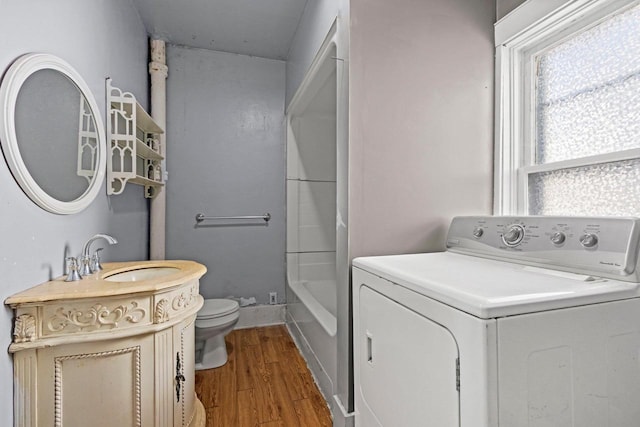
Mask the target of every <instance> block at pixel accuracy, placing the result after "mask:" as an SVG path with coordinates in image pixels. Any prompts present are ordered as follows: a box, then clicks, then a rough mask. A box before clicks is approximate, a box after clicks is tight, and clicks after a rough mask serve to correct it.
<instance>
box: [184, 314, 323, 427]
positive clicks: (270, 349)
mask: <svg viewBox="0 0 640 427" xmlns="http://www.w3.org/2000/svg"><path fill="white" fill-rule="evenodd" d="M226 341H227V352H228V353H229V361H228V362H227V364H226V365H224V366H222V367H220V368H217V369H209V370H206V371H197V372H196V393H197V394H198V396H199V398H200V400H201V401H202V404H203V405H204V407H205V409H206V411H207V427H213V426H215V427H243V426H262V427H275V426H284V427H296V426H300V427H306V426H310V427H311V426H331V425H332V422H331V415H330V413H329V408H328V407H327V404H326V402H325V401H324V399H323V398H322V395H321V394H320V392H319V391H318V388H317V387H316V384H315V383H314V381H313V379H312V377H311V373H310V372H309V369H308V368H307V365H306V363H305V361H304V359H303V358H302V356H301V355H300V353H299V352H298V349H297V348H296V346H295V344H294V343H293V341H292V339H291V337H290V336H289V333H288V331H287V329H286V327H285V326H269V327H264V328H252V329H240V330H235V331H233V332H231V333H230V334H229V335H227V338H226Z"/></svg>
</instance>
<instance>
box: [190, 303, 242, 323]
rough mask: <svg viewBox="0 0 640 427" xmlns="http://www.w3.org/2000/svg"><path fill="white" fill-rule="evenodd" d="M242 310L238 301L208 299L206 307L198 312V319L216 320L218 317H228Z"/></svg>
mask: <svg viewBox="0 0 640 427" xmlns="http://www.w3.org/2000/svg"><path fill="white" fill-rule="evenodd" d="M239 308H240V306H239V304H238V302H237V301H234V300H232V299H206V300H204V305H203V306H202V308H201V309H200V311H198V316H197V318H198V319H214V318H216V317H221V316H226V315H227V314H231V313H233V312H235V311H238V310H239Z"/></svg>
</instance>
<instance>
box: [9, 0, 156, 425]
mask: <svg viewBox="0 0 640 427" xmlns="http://www.w3.org/2000/svg"><path fill="white" fill-rule="evenodd" d="M0 11H1V13H0V40H2V42H1V45H2V48H1V49H0V73H4V72H5V71H6V70H7V68H8V67H9V66H10V64H11V63H12V62H13V60H14V59H16V58H17V57H18V56H20V55H22V54H24V53H28V52H45V53H52V54H55V55H57V56H59V57H61V58H62V59H64V60H66V61H67V62H69V63H70V64H71V65H72V66H73V67H74V68H75V69H76V70H77V71H78V72H79V73H80V75H82V76H83V77H84V79H85V80H86V82H87V84H88V85H89V87H90V88H91V91H92V92H93V94H94V96H95V97H96V100H97V103H98V106H99V107H100V110H101V114H102V119H103V121H104V119H105V117H104V104H105V89H104V83H105V81H104V79H105V78H106V77H107V76H111V77H113V79H114V84H116V85H118V86H121V87H122V88H125V89H127V90H130V91H133V93H134V94H135V95H136V96H137V97H138V98H139V99H140V100H141V101H142V102H143V104H146V98H147V71H146V69H147V65H146V63H147V61H146V57H147V39H146V33H145V31H144V28H143V27H142V24H141V21H140V19H139V18H138V14H137V12H136V11H135V10H134V9H133V7H132V6H131V4H130V2H129V1H128V0H93V1H85V0H58V1H55V2H52V1H46V0H40V1H36V0H22V1H10V0H0ZM73 143H75V141H74V142H73ZM132 187H135V188H129V189H127V190H125V194H123V195H121V196H115V197H112V198H108V197H107V196H106V191H103V192H101V193H100V194H99V196H98V198H97V199H96V200H95V201H94V202H93V204H92V205H91V206H90V207H89V208H87V209H86V210H85V211H83V212H81V213H78V214H75V215H66V216H60V215H54V214H52V213H48V212H46V211H44V210H42V209H40V208H39V207H38V206H36V205H35V204H34V203H33V202H31V200H30V199H28V198H27V196H25V194H24V193H23V192H22V191H21V190H20V188H19V187H18V184H17V183H16V182H15V180H14V179H13V176H12V175H11V173H10V171H9V169H8V167H7V165H6V163H5V162H4V159H2V160H0V236H1V237H0V239H1V243H0V279H1V282H0V286H1V289H2V290H1V291H0V292H1V295H2V300H4V299H5V298H7V297H8V296H9V295H11V294H14V293H16V292H19V291H22V290H24V289H27V288H29V287H32V286H34V285H37V284H39V283H41V282H44V281H47V280H49V279H51V278H53V277H56V276H59V275H61V274H62V273H63V259H64V257H65V255H67V254H68V255H77V254H79V252H80V251H81V249H82V244H83V243H84V241H85V240H86V239H87V238H88V237H90V236H92V235H93V234H95V233H97V232H106V233H110V234H112V235H114V236H116V237H117V238H118V240H119V241H120V243H119V244H118V245H117V246H116V247H113V248H110V249H107V250H105V251H104V255H105V259H106V260H107V261H110V260H111V261H116V260H133V259H144V258H146V256H147V245H148V238H147V234H148V225H147V216H148V208H147V202H146V200H145V199H144V198H143V195H142V189H141V187H139V186H132ZM12 317H13V313H12V311H11V310H10V309H9V308H5V309H4V310H3V311H2V313H1V315H0V330H2V331H3V332H2V334H0V349H7V347H8V346H9V344H10V342H11V330H12ZM0 378H2V384H1V386H0V425H2V426H9V425H13V416H12V414H13V406H12V401H13V390H12V388H13V386H12V384H13V367H12V362H11V356H10V355H9V354H8V353H4V355H3V356H1V357H0Z"/></svg>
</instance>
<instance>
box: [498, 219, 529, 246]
mask: <svg viewBox="0 0 640 427" xmlns="http://www.w3.org/2000/svg"><path fill="white" fill-rule="evenodd" d="M523 237H524V228H523V227H522V226H521V225H518V224H515V225H512V226H510V227H509V229H508V230H507V232H506V233H504V234H503V235H502V241H503V242H504V244H505V245H507V246H511V247H513V246H517V245H518V243H520V242H521V241H522V239H523Z"/></svg>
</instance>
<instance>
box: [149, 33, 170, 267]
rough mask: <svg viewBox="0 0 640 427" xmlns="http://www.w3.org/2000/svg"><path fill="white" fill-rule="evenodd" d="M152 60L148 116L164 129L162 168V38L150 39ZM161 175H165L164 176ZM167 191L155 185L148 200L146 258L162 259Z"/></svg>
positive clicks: (164, 61) (164, 89)
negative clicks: (155, 189) (147, 244)
mask: <svg viewBox="0 0 640 427" xmlns="http://www.w3.org/2000/svg"><path fill="white" fill-rule="evenodd" d="M150 48H151V62H150V63H149V74H150V75H151V117H153V120H154V121H155V122H156V123H157V124H158V125H159V126H160V127H162V129H164V131H165V133H164V134H162V135H160V154H161V155H162V156H163V157H164V158H165V160H163V161H162V163H163V167H162V170H163V171H165V170H166V166H167V158H166V156H167V149H166V147H165V144H166V142H167V138H166V135H167V133H166V132H167V71H168V68H167V65H166V64H167V56H166V48H165V42H164V40H154V39H151V40H150ZM163 178H164V177H163ZM166 205H167V198H166V191H165V188H164V187H159V188H158V194H157V195H156V196H155V197H154V198H153V199H151V209H150V212H149V258H150V259H165V237H166V230H165V228H166Z"/></svg>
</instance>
